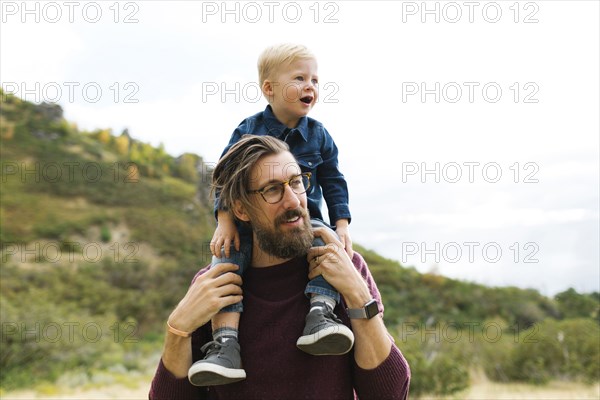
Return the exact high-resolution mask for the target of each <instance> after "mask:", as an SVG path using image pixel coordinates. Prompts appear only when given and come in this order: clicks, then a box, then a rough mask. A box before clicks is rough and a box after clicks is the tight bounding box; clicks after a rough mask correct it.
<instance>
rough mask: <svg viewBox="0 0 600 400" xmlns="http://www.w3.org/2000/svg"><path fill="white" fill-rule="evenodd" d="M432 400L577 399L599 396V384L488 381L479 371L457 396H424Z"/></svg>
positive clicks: (596, 397)
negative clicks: (469, 384)
mask: <svg viewBox="0 0 600 400" xmlns="http://www.w3.org/2000/svg"><path fill="white" fill-rule="evenodd" d="M423 399H432V400H434V399H435V400H441V399H447V400H534V399H539V400H542V399H543V400H579V399H582V400H584V399H595V400H598V399H600V383H599V382H596V383H594V384H592V385H586V384H584V383H580V382H562V381H552V382H550V383H548V384H547V385H540V386H537V385H529V384H525V383H497V382H492V381H490V380H489V379H487V377H486V376H485V374H483V372H481V373H473V374H472V375H471V386H470V387H469V388H468V389H467V390H465V391H464V392H461V393H459V394H457V395H453V396H448V397H428V396H424V397H423Z"/></svg>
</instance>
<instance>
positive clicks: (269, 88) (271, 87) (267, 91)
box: [262, 79, 275, 102]
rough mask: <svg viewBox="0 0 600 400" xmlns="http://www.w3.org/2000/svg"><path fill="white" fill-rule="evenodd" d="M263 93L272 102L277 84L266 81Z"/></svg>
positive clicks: (263, 85)
mask: <svg viewBox="0 0 600 400" xmlns="http://www.w3.org/2000/svg"><path fill="white" fill-rule="evenodd" d="M262 92H263V95H264V96H265V97H266V98H267V100H268V101H269V102H270V101H271V99H272V98H273V94H274V92H275V84H274V83H273V82H271V81H270V80H268V79H265V80H264V82H263V84H262Z"/></svg>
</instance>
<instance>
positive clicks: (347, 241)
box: [335, 219, 354, 259]
mask: <svg viewBox="0 0 600 400" xmlns="http://www.w3.org/2000/svg"><path fill="white" fill-rule="evenodd" d="M335 233H337V235H338V236H339V237H340V241H341V242H342V244H343V245H344V249H345V250H346V253H348V255H349V256H350V259H352V257H354V250H352V238H351V237H350V231H349V229H348V220H347V219H339V220H337V221H336V222H335Z"/></svg>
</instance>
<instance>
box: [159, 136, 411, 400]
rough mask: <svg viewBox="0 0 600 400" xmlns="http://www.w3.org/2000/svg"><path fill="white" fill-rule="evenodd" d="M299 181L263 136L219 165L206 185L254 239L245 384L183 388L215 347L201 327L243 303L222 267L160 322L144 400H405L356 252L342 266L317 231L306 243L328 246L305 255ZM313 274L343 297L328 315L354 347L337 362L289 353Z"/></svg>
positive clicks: (243, 327)
mask: <svg viewBox="0 0 600 400" xmlns="http://www.w3.org/2000/svg"><path fill="white" fill-rule="evenodd" d="M299 176H301V170H300V167H299V166H298V164H297V163H296V161H295V159H294V157H293V156H292V154H291V153H290V152H289V150H288V148H287V145H286V144H285V143H284V142H282V141H280V140H278V139H275V138H272V137H270V136H250V135H248V136H245V137H244V138H242V140H240V141H239V142H238V143H236V144H235V145H234V146H232V147H231V149H230V150H229V151H228V152H227V154H225V155H224V156H223V158H222V159H221V160H220V161H219V164H218V165H217V167H216V168H215V171H214V173H213V183H214V184H215V187H216V188H217V189H218V190H220V196H221V197H220V198H221V202H222V204H223V206H225V207H227V208H228V210H229V211H230V212H231V213H232V214H233V215H234V216H235V218H236V219H237V220H238V221H240V222H241V223H246V224H249V225H250V226H251V228H252V231H253V248H252V262H251V265H252V267H251V268H249V270H248V271H247V272H246V273H245V274H244V282H243V299H244V307H245V308H244V309H245V311H244V313H243V315H242V318H241V320H240V326H239V331H240V337H239V342H240V344H241V345H242V349H243V353H242V359H243V362H244V369H245V371H246V372H247V377H246V379H244V380H241V381H239V382H236V383H231V384H228V385H223V386H212V387H210V388H209V389H207V388H206V387H196V386H193V385H192V384H190V382H189V381H188V379H187V375H188V369H189V368H190V366H191V365H192V362H193V361H196V360H199V359H201V358H202V354H201V351H200V349H201V348H202V347H204V349H205V350H206V349H208V350H209V351H212V350H214V348H215V346H216V347H217V348H220V346H221V345H217V344H216V343H215V342H211V340H212V337H211V327H210V323H209V322H210V319H211V318H212V317H213V316H214V314H215V313H217V312H218V311H219V310H220V309H221V308H223V307H225V306H227V305H230V304H234V303H236V302H239V301H241V300H242V279H241V277H240V276H238V275H236V274H235V273H234V272H235V270H236V269H237V266H235V265H233V264H227V263H223V264H219V265H217V266H215V267H213V268H212V269H210V270H207V269H204V270H203V271H200V273H199V274H198V275H197V276H196V278H195V280H194V281H193V283H192V285H191V286H190V288H189V290H188V292H187V293H186V295H185V296H184V298H183V299H182V300H181V301H180V303H179V304H178V305H177V307H176V308H175V310H173V312H172V313H171V315H170V316H169V319H168V321H167V325H168V331H167V334H166V339H165V347H164V351H163V355H162V359H161V362H160V364H159V366H158V369H157V372H156V375H155V377H154V380H153V382H152V387H151V390H150V399H166V398H169V399H244V400H247V399H297V398H303V399H353V398H354V395H355V393H356V395H357V396H358V397H359V398H360V399H361V400H364V399H377V400H380V399H404V398H406V397H407V395H408V387H409V381H410V371H409V367H408V364H407V362H406V360H405V359H404V357H403V356H402V353H401V352H400V350H399V349H398V348H397V347H396V345H395V344H394V343H393V341H392V340H391V337H390V336H389V334H388V332H387V330H386V328H385V326H384V324H383V320H382V318H381V313H380V310H382V309H383V306H382V305H381V304H380V295H379V292H378V290H377V286H376V285H375V282H374V281H373V278H372V276H371V274H370V272H369V270H368V267H367V266H366V264H365V262H364V260H363V259H362V257H361V256H360V255H359V254H358V253H356V252H355V253H354V257H353V258H352V260H350V258H349V256H348V255H347V253H346V252H345V251H344V247H343V246H342V244H341V243H340V242H339V241H338V240H337V239H336V238H335V235H334V234H333V233H331V232H329V231H327V230H326V229H316V230H315V231H314V235H316V236H320V237H321V238H322V239H323V240H324V242H325V243H326V244H327V245H326V246H321V247H312V248H310V246H311V243H312V239H313V232H312V229H311V226H310V220H309V216H308V213H307V205H306V190H307V189H309V188H308V187H307V186H306V185H304V186H303V185H302V184H299V183H298V177H299ZM265 196H267V197H268V198H266V197H265ZM273 196H274V197H273ZM275 197H276V198H275ZM267 200H269V201H267ZM275 200H277V201H275ZM317 275H323V277H324V278H325V279H326V280H327V281H328V282H330V283H331V284H332V285H333V286H334V287H335V288H336V289H337V290H338V291H339V293H340V294H341V295H342V298H343V302H342V305H338V306H337V308H336V314H337V315H338V316H340V317H341V320H342V323H344V324H345V325H346V326H348V327H350V328H351V329H352V331H353V333H354V338H355V340H354V348H353V350H352V351H351V352H349V353H347V354H346V355H343V356H339V355H338V356H321V357H315V356H312V355H309V354H306V353H304V352H302V351H300V350H299V349H298V348H297V347H296V339H297V337H298V334H299V332H302V329H303V326H304V321H303V320H302V318H299V317H298V316H304V315H306V314H307V312H308V308H309V301H308V299H307V298H306V297H305V295H304V288H305V286H306V283H307V282H308V280H309V279H312V278H314V277H315V276H317ZM342 306H343V307H342ZM346 308H347V309H348V310H347V312H346ZM350 317H351V318H350ZM211 349H212V350H211ZM223 356H225V357H226V356H227V354H224V355H223ZM226 361H227V362H229V361H231V362H232V363H235V362H236V361H237V360H226Z"/></svg>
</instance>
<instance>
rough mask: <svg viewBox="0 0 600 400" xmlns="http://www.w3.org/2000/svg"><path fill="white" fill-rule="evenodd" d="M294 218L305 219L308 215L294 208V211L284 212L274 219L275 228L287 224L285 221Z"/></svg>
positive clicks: (300, 209)
mask: <svg viewBox="0 0 600 400" xmlns="http://www.w3.org/2000/svg"><path fill="white" fill-rule="evenodd" d="M295 217H302V218H305V219H306V218H308V213H307V212H306V211H305V210H303V209H302V208H296V209H295V210H287V211H286V212H284V213H283V214H281V215H279V216H278V217H277V218H275V226H279V225H281V224H283V223H285V222H287V220H289V219H292V218H295Z"/></svg>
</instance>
